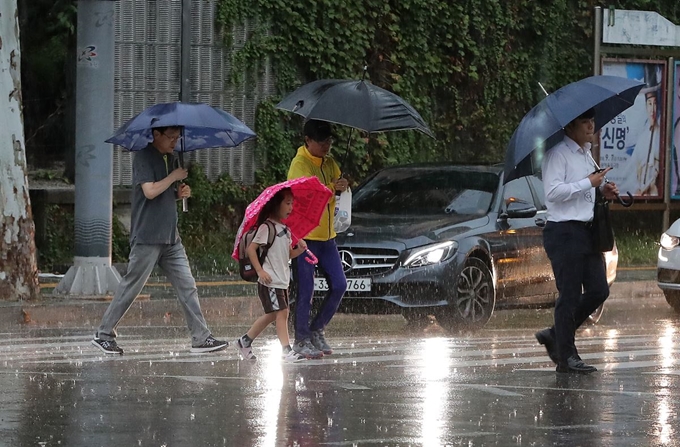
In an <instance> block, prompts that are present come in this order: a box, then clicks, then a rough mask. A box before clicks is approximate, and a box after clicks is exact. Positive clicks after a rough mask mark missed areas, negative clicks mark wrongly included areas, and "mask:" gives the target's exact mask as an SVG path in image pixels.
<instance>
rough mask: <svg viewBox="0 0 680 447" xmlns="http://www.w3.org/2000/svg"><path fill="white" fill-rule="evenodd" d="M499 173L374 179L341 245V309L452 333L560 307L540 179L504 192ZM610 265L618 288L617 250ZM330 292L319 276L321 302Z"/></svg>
mask: <svg viewBox="0 0 680 447" xmlns="http://www.w3.org/2000/svg"><path fill="white" fill-rule="evenodd" d="M502 175H503V173H502V168H501V167H500V166H461V165H442V164H438V165H422V164H421V165H408V166H398V167H392V168H387V169H383V170H381V171H379V172H377V173H376V174H374V175H373V176H371V177H370V178H369V179H367V180H366V181H365V182H364V183H363V184H362V185H360V186H359V187H358V188H357V189H356V190H355V191H354V196H353V200H352V226H351V227H350V228H349V229H348V230H347V231H346V232H344V233H342V234H339V235H338V237H337V239H336V240H337V244H338V249H339V251H340V256H341V259H342V263H343V266H344V270H345V274H346V276H347V279H348V291H347V293H346V295H345V297H344V298H343V302H342V307H341V310H344V311H352V312H366V313H389V312H401V313H402V314H403V315H404V317H406V318H407V319H408V320H409V321H411V322H413V323H422V322H424V321H425V320H426V319H429V316H430V315H434V316H436V318H437V321H438V323H439V324H440V325H441V326H442V327H444V328H445V329H447V330H452V331H455V330H460V329H473V328H479V327H482V326H483V325H484V324H485V323H486V322H487V321H488V320H489V318H490V317H491V315H492V313H493V311H494V309H497V308H509V307H547V306H553V305H554V303H555V299H556V288H555V282H554V276H553V273H552V269H551V267H550V262H549V261H548V258H547V256H546V254H545V251H544V250H543V240H542V231H543V226H544V225H545V223H546V211H545V204H544V200H543V197H544V195H543V184H542V181H541V179H540V178H539V177H538V176H532V177H523V178H520V179H517V180H513V181H511V182H509V183H508V184H507V185H503V184H502ZM605 259H606V262H607V274H608V280H609V282H610V283H611V282H613V281H614V278H615V277H616V265H617V262H618V256H617V252H616V248H614V250H613V251H612V252H609V253H606V254H605ZM325 289H327V285H326V282H325V280H324V278H323V277H319V278H317V280H316V283H315V290H316V291H317V292H316V295H315V296H316V298H319V299H321V298H323V291H324V290H325ZM601 310H602V309H599V310H598V311H596V313H595V314H594V315H593V316H592V317H591V319H592V320H595V321H596V320H597V319H598V318H599V315H600V314H601Z"/></svg>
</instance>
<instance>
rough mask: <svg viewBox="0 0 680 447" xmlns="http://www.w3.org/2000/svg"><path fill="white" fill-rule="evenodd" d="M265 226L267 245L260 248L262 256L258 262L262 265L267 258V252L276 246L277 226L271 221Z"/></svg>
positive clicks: (265, 222)
mask: <svg viewBox="0 0 680 447" xmlns="http://www.w3.org/2000/svg"><path fill="white" fill-rule="evenodd" d="M263 225H267V243H266V244H265V245H263V246H262V247H261V248H260V256H258V258H257V259H258V261H260V265H262V263H263V262H264V259H265V258H266V257H267V252H268V251H269V249H270V248H271V246H272V245H273V244H274V239H276V226H275V225H274V223H273V222H271V221H270V220H265V221H264V224H263Z"/></svg>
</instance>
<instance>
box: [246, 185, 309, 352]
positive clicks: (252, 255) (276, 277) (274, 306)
mask: <svg viewBox="0 0 680 447" xmlns="http://www.w3.org/2000/svg"><path fill="white" fill-rule="evenodd" d="M292 210H293V193H292V192H291V190H290V188H284V189H282V190H281V191H279V192H277V193H276V194H274V197H272V199H271V200H270V201H269V202H267V204H266V205H265V206H264V207H263V208H262V211H260V215H259V216H258V218H257V224H256V225H257V232H256V233H255V237H254V238H253V241H252V242H251V243H250V245H249V246H248V248H247V249H246V253H247V254H248V258H249V259H250V262H251V263H252V265H253V268H254V269H255V271H256V272H257V277H258V282H257V293H258V295H259V297H260V301H262V307H263V308H264V312H265V313H264V315H262V316H261V317H260V318H258V319H257V320H255V322H254V323H253V325H252V326H251V327H250V329H248V332H246V333H245V334H244V335H242V336H241V337H239V338H238V339H237V340H236V342H235V346H236V349H238V350H239V352H240V354H241V356H242V357H243V358H244V359H247V360H255V358H256V357H255V355H254V354H253V351H252V349H251V344H252V342H253V340H254V339H255V337H257V336H258V335H260V333H262V331H263V330H264V329H265V328H266V327H267V326H268V325H269V324H271V323H272V322H274V321H276V335H277V336H278V337H279V341H280V342H281V347H282V350H283V352H282V358H283V359H284V361H287V362H297V361H301V360H304V359H305V358H304V357H302V356H301V355H299V354H297V353H296V352H295V351H293V350H292V349H291V347H290V339H289V338H288V285H289V283H290V267H289V265H288V260H289V259H292V258H295V257H297V256H299V255H300V254H301V253H303V252H304V251H305V250H306V249H307V244H306V243H305V241H304V240H302V239H300V241H299V242H298V244H297V246H296V247H295V248H292V247H291V243H292V239H291V235H290V230H289V229H288V227H287V226H285V225H284V224H282V223H281V221H282V220H283V219H285V218H287V217H288V216H289V215H290V213H291V211H292ZM266 220H269V221H270V222H271V223H273V224H274V228H276V237H275V238H274V242H273V243H272V245H271V247H269V251H268V252H267V257H266V258H265V259H264V261H263V263H262V264H263V265H260V262H259V259H258V248H259V247H260V246H261V245H265V244H266V243H267V238H268V232H269V226H268V225H266V224H265V221H266Z"/></svg>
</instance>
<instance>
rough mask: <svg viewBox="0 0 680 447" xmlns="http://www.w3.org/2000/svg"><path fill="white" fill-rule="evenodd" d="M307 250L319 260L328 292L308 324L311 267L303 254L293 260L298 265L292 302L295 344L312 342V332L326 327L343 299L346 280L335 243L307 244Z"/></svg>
mask: <svg viewBox="0 0 680 447" xmlns="http://www.w3.org/2000/svg"><path fill="white" fill-rule="evenodd" d="M305 242H307V248H308V249H309V250H310V251H311V252H312V253H314V254H315V255H316V257H317V258H318V259H319V263H318V267H319V273H320V274H321V275H323V276H325V277H326V280H327V281H328V292H326V297H325V298H324V300H323V304H322V305H321V309H320V310H319V313H318V314H317V315H316V317H314V320H313V321H312V322H311V324H310V323H309V317H310V315H309V314H310V311H311V308H312V306H311V300H312V295H313V293H314V267H315V266H314V265H312V264H309V263H308V262H307V261H305V260H304V257H305V255H304V253H303V254H302V255H300V256H298V257H297V259H295V262H297V289H298V293H297V298H296V300H295V340H296V341H302V340H304V339H307V338H311V333H312V331H318V330H320V329H323V328H324V327H326V325H327V324H328V323H329V322H330V321H331V318H333V315H335V312H336V311H337V310H338V306H339V305H340V300H342V295H344V293H345V290H347V280H346V279H345V273H344V272H343V271H342V264H341V263H340V255H339V254H338V247H337V245H335V239H331V240H328V241H307V240H305Z"/></svg>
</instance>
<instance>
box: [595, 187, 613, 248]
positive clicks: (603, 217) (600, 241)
mask: <svg viewBox="0 0 680 447" xmlns="http://www.w3.org/2000/svg"><path fill="white" fill-rule="evenodd" d="M592 233H593V248H594V249H595V251H597V252H600V253H604V252H605V251H610V250H611V249H612V248H614V230H613V229H612V222H611V217H610V216H609V202H608V201H607V199H606V198H605V196H604V194H602V192H601V191H600V188H595V206H594V208H593V225H592Z"/></svg>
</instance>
